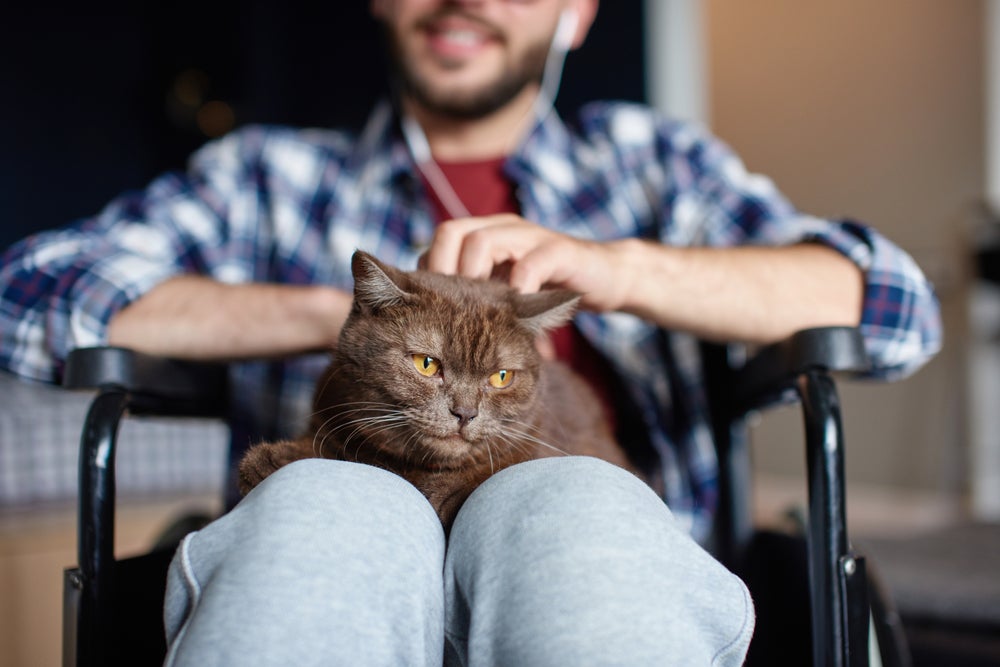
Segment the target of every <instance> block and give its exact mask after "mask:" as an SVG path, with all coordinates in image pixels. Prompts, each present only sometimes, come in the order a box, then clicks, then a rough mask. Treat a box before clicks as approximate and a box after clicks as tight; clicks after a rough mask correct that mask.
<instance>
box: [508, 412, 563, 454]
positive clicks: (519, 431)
mask: <svg viewBox="0 0 1000 667" xmlns="http://www.w3.org/2000/svg"><path fill="white" fill-rule="evenodd" d="M502 421H503V423H505V424H509V425H511V426H516V427H518V428H512V429H511V431H512V432H513V433H514V434H516V435H518V436H520V437H522V438H524V439H525V440H529V441H531V442H533V443H535V444H536V445H541V446H542V447H547V448H548V449H551V450H553V451H555V452H559V453H560V454H562V455H563V456H569V455H570V454H569V452H567V451H566V450H564V449H560V448H559V447H556V446H555V445H553V444H551V443H548V442H545V441H544V440H542V439H541V438H537V437H535V436H533V435H531V433H529V432H528V431H527V430H525V429H524V428H523V427H525V426H527V425H526V424H524V423H523V422H519V421H516V420H513V419H504V420H502Z"/></svg>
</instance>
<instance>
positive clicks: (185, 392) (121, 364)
mask: <svg viewBox="0 0 1000 667" xmlns="http://www.w3.org/2000/svg"><path fill="white" fill-rule="evenodd" d="M62 384H63V386H64V387H66V388H67V389H102V390H104V389H108V388H115V389H117V390H119V391H123V392H125V393H126V394H128V396H129V406H128V407H129V409H130V410H131V411H132V412H133V413H145V414H163V415H188V416H224V415H225V414H226V405H227V392H228V381H227V373H226V366H225V365H224V364H218V363H207V362H192V361H181V360H177V359H168V358H165V357H157V356H154V355H149V354H144V353H142V352H136V351H135V350H130V349H127V348H121V347H88V348H79V349H76V350H73V351H72V352H70V354H69V356H68V357H67V359H66V369H65V372H64V373H63V382H62Z"/></svg>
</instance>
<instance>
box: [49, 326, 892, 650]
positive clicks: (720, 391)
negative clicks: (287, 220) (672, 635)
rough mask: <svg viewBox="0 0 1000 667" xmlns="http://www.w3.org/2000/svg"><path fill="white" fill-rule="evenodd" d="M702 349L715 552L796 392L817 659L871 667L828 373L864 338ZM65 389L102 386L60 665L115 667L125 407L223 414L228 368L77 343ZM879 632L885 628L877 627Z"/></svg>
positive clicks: (861, 571)
mask: <svg viewBox="0 0 1000 667" xmlns="http://www.w3.org/2000/svg"><path fill="white" fill-rule="evenodd" d="M702 352H703V362H704V364H705V367H706V373H707V375H708V377H709V378H712V380H711V381H710V383H709V395H708V399H709V406H710V409H711V412H712V417H713V426H714V430H715V433H714V435H715V441H716V446H717V449H718V453H719V463H720V510H719V514H718V518H717V530H716V535H715V545H714V546H715V548H714V551H715V554H716V556H717V557H718V558H719V559H720V560H721V561H722V562H723V563H724V564H726V565H727V566H729V567H730V568H732V569H734V570H735V569H738V567H739V564H740V559H741V554H742V553H744V551H745V549H746V547H747V545H748V544H749V542H750V538H751V536H752V534H753V527H752V523H751V520H750V510H749V507H748V503H747V502H746V499H747V498H749V492H750V463H749V461H750V457H749V452H748V445H747V443H746V439H745V437H743V436H744V433H743V432H744V431H745V419H746V417H747V415H748V414H750V413H752V412H754V411H756V410H759V409H762V408H764V407H766V406H767V405H769V404H772V403H774V402H775V401H781V400H786V399H794V398H797V399H798V400H799V401H800V402H801V405H802V412H803V420H804V425H805V445H806V462H807V483H808V516H809V521H808V533H807V536H806V537H807V539H806V542H807V549H808V572H809V600H810V608H811V619H812V620H811V627H812V633H811V634H812V647H813V664H814V665H817V666H819V665H822V666H824V667H862V666H867V665H868V664H869V659H868V658H869V656H868V651H869V648H868V634H869V617H870V610H869V606H870V605H869V599H868V590H869V586H868V583H867V579H868V577H867V572H866V565H865V560H864V558H863V557H861V556H859V555H857V554H855V553H854V552H853V551H852V550H851V548H850V544H849V541H848V535H847V520H846V505H845V484H844V436H843V428H842V423H841V413H840V404H839V399H838V395H837V389H836V384H835V382H834V379H833V374H834V373H839V372H848V373H851V372H860V371H863V370H865V369H866V368H867V367H868V359H867V356H866V354H865V351H864V346H863V341H862V339H861V336H860V333H859V332H858V331H857V330H856V329H853V328H849V327H825V328H818V329H809V330H805V331H801V332H799V333H797V334H795V335H793V336H792V337H790V338H789V339H787V340H785V341H782V342H780V343H777V344H774V345H771V346H768V347H765V348H763V349H762V350H760V351H759V352H758V353H757V354H756V355H755V356H754V357H753V358H751V359H750V360H749V361H747V362H746V363H743V362H742V360H741V359H734V354H733V348H731V347H727V346H718V345H704V346H703V350H702ZM63 385H64V386H65V387H66V388H68V389H96V390H97V393H96V395H95V397H94V399H93V401H92V403H91V407H90V410H89V412H88V415H87V417H86V421H85V424H84V428H83V432H82V436H81V443H80V464H79V466H80V491H79V493H80V503H79V520H78V530H79V543H78V551H79V553H78V557H79V561H78V562H79V565H78V567H75V568H70V569H67V570H66V572H65V576H64V596H65V606H64V609H65V611H64V628H63V664H64V665H66V666H68V667H69V666H74V665H81V666H87V665H106V664H112V646H113V645H114V644H115V642H116V641H119V640H120V637H118V638H115V637H112V635H111V630H112V624H113V615H114V609H113V604H112V601H113V600H114V599H115V598H116V597H121V596H122V595H124V594H125V593H126V592H127V591H123V590H116V579H117V578H118V575H119V574H122V573H123V572H124V568H125V567H128V566H126V565H125V562H124V561H116V560H115V558H114V510H115V472H114V471H115V465H114V460H115V448H116V439H117V431H118V425H119V422H120V419H121V418H122V416H123V415H124V414H125V413H126V412H128V413H131V414H156V415H177V416H208V417H222V418H224V417H225V416H226V412H227V391H228V384H227V376H226V367H225V366H224V365H216V364H200V363H191V362H181V361H177V360H171V359H163V358H158V357H153V356H149V355H145V354H142V353H138V352H135V351H132V350H128V349H123V348H113V347H101V348H82V349H78V350H74V351H73V352H72V353H71V354H70V356H69V358H68V360H67V364H66V369H65V373H64V378H63ZM169 556H170V554H161V555H160V556H159V560H161V561H162V560H163V559H164V558H166V559H167V562H168V560H169ZM160 567H162V562H161V563H160ZM158 601H162V594H161V596H160V597H159V598H157V597H155V596H154V598H153V599H152V600H151V601H149V600H147V601H146V602H145V604H149V605H151V606H153V607H155V605H156V604H157V602H158ZM876 628H877V629H879V630H881V626H880V625H879V624H878V623H876ZM888 632H892V628H889V629H888ZM879 634H880V637H881V636H882V633H881V632H880V633H879ZM161 641H162V640H161ZM882 643H886V642H885V641H883V642H882ZM889 643H891V642H889Z"/></svg>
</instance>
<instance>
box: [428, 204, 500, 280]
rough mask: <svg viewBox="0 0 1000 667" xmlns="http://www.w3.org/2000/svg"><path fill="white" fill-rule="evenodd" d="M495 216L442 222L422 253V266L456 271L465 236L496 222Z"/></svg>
mask: <svg viewBox="0 0 1000 667" xmlns="http://www.w3.org/2000/svg"><path fill="white" fill-rule="evenodd" d="M497 217H498V216H487V217H482V218H459V219H456V220H448V221H447V222H442V223H441V224H440V225H439V226H438V228H437V231H436V232H435V233H434V239H433V240H432V241H431V247H430V248H429V249H428V250H427V252H426V253H424V259H423V262H424V267H425V268H426V269H427V270H428V271H434V272H436V273H446V274H449V275H450V274H455V273H458V267H459V260H460V258H461V255H462V246H463V245H464V243H465V237H466V236H468V235H469V234H470V233H471V232H474V231H476V230H477V229H481V228H483V227H489V226H491V225H496V224H498V222H497V220H496V218H497Z"/></svg>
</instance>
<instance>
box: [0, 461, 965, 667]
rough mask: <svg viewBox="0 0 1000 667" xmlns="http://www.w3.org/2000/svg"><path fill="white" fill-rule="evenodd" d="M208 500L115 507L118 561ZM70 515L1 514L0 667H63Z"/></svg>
mask: <svg viewBox="0 0 1000 667" xmlns="http://www.w3.org/2000/svg"><path fill="white" fill-rule="evenodd" d="M757 481H758V487H757V492H756V494H755V499H754V504H755V512H756V514H757V515H758V517H759V518H760V520H761V521H763V522H765V523H768V522H780V521H781V517H782V516H783V515H784V514H785V512H786V510H787V509H788V508H790V507H800V506H801V505H802V502H803V501H802V497H803V496H804V491H803V487H802V482H801V481H800V480H787V479H782V478H778V477H771V478H758V480H757ZM850 491H851V492H850V498H851V500H850V502H849V505H848V520H849V522H850V527H851V532H852V534H853V535H861V536H863V535H887V534H896V535H903V534H907V533H910V532H918V531H920V530H923V529H926V528H934V527H938V526H942V525H947V524H948V523H949V522H952V521H955V520H957V519H959V518H961V514H962V507H961V504H960V503H958V502H955V501H951V500H948V499H942V498H940V497H935V496H928V495H926V494H920V493H914V492H906V491H890V490H885V489H875V488H863V487H858V486H856V485H855V486H852V487H851V490H850ZM217 506H218V504H217V502H215V500H214V499H213V498H211V497H196V498H187V499H175V498H158V499H152V500H143V501H133V502H130V503H128V504H122V503H120V509H119V511H118V519H117V527H116V551H117V553H118V554H119V555H123V554H130V553H138V552H141V551H143V550H144V549H145V548H146V547H147V546H148V545H149V544H150V543H151V542H152V541H153V540H154V539H155V537H156V536H157V535H158V534H159V532H160V531H161V530H162V529H163V528H164V527H165V525H167V524H168V523H169V522H170V520H171V519H172V518H175V517H177V516H179V515H181V514H183V513H185V512H186V511H189V510H192V509H195V510H206V509H207V510H211V509H212V508H216V507H217ZM75 531H76V528H75V509H74V508H73V507H68V506H61V507H44V508H34V509H31V510H26V509H10V508H6V509H5V508H3V507H0V667H36V666H37V667H51V666H52V665H58V664H60V662H61V639H62V616H61V614H62V610H61V605H62V572H63V569H64V568H65V567H67V566H71V565H73V564H75V563H76V555H75V550H76V534H75Z"/></svg>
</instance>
